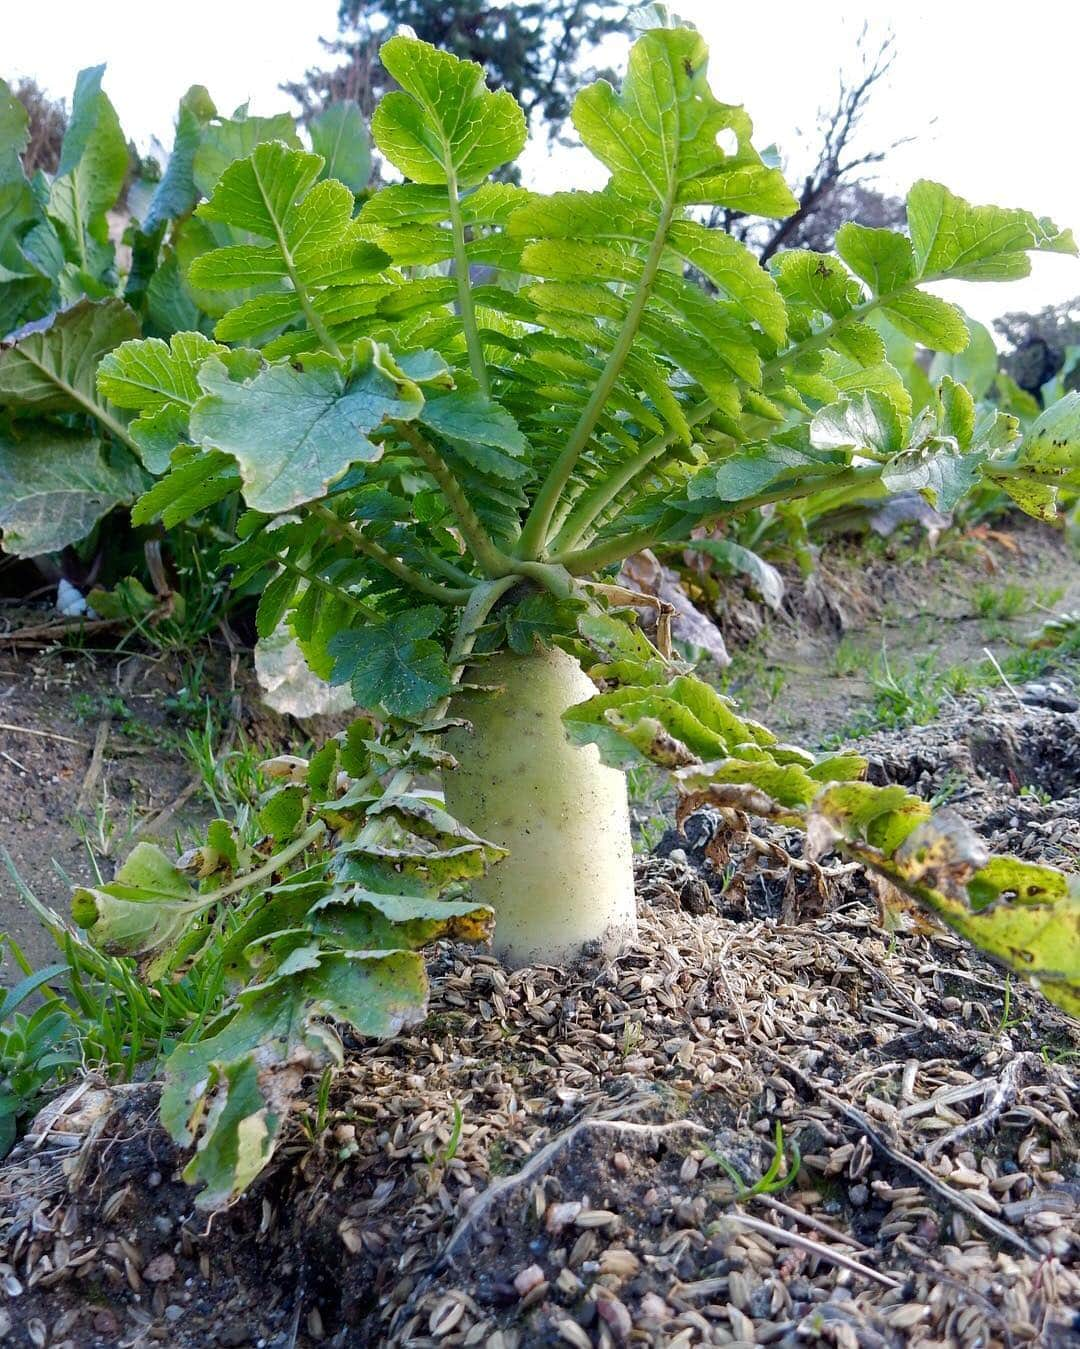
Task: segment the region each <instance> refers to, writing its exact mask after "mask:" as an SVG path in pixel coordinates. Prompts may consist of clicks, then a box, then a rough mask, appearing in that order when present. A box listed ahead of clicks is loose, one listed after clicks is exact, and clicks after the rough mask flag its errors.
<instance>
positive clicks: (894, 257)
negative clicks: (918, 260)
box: [836, 220, 915, 295]
mask: <svg viewBox="0 0 1080 1349" xmlns="http://www.w3.org/2000/svg"><path fill="white" fill-rule="evenodd" d="M836 251H837V253H839V254H840V256H841V257H842V258H843V259H844V261H845V262H846V263H847V265H848V266H849V267H850V268H851V270H852V271H853V272H854V273H855V275H856V276H858V277H860V278H861V279H862V280H863V281H865V282H866V284H867V285H868V286H869V287H870V289H871V291H873V293H874V294H875V295H891V294H892V293H893V292H894V291H898V290H903V289H906V288H907V287H908V286H909V285H910V284H911V282H913V281H914V279H915V254H914V252H913V250H912V247H911V240H910V239H908V238H907V237H906V236H905V235H903V234H897V233H896V232H895V231H894V230H886V229H868V228H867V227H866V226H865V225H856V224H855V223H854V222H852V221H850V220H849V221H846V222H845V223H844V224H843V225H841V226H840V228H839V229H838V230H837V231H836Z"/></svg>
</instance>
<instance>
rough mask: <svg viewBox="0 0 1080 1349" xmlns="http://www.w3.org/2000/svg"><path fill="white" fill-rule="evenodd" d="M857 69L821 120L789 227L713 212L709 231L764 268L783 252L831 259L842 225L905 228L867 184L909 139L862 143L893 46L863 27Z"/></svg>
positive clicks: (899, 211)
mask: <svg viewBox="0 0 1080 1349" xmlns="http://www.w3.org/2000/svg"><path fill="white" fill-rule="evenodd" d="M856 57H857V69H856V71H855V72H854V73H853V74H850V75H849V74H848V73H846V72H844V71H841V72H840V81H839V87H838V90H837V94H836V98H835V101H834V102H832V103H831V104H829V105H827V106H826V107H823V108H822V109H821V111H820V113H819V115H818V120H817V127H816V132H815V136H814V142H815V144H816V148H814V149H813V151H812V155H811V156H810V157H808V158H809V163H810V165H811V167H810V168H809V170H808V171H806V172H805V174H804V175H803V176H802V179H801V182H800V183H799V184H798V185H794V184H793V188H794V191H795V195H796V197H797V198H798V201H799V209H798V210H797V211H796V212H795V213H794V215H790V216H788V217H787V219H786V220H780V221H776V220H763V219H762V218H761V217H760V216H751V215H744V214H742V213H741V212H738V211H717V212H714V214H713V216H712V218H711V219H710V224H712V225H714V226H715V225H719V226H721V227H722V228H723V229H726V230H727V231H728V233H729V234H733V235H735V237H736V238H738V239H741V240H742V241H743V243H745V244H746V245H747V246H748V247H750V248H752V249H753V250H754V251H755V252H756V253H757V254H758V256H759V257H760V258H761V260H762V262H768V260H769V259H770V258H771V257H772V256H773V254H774V253H777V252H778V251H779V250H780V249H782V248H812V249H815V250H816V251H818V252H828V251H829V250H831V249H832V247H833V241H834V238H835V235H836V231H837V230H838V229H839V228H840V226H841V225H842V224H843V223H844V221H845V220H855V221H857V222H858V223H859V224H861V225H872V226H881V227H884V228H886V229H897V228H903V226H904V223H905V214H904V203H903V202H902V201H901V200H900V199H899V198H898V197H890V196H886V195H884V194H882V193H881V192H879V191H877V190H876V189H875V188H874V187H872V186H870V184H869V182H868V181H867V180H868V178H869V177H871V176H872V175H871V174H870V173H869V170H871V169H872V168H873V167H874V166H875V165H878V164H881V163H882V162H883V161H884V160H885V159H886V158H887V157H888V155H889V154H890V153H891V152H892V151H893V150H895V149H897V148H898V147H899V146H901V145H905V144H907V143H908V141H910V140H911V139H912V138H911V137H910V136H905V137H901V138H900V139H898V140H895V141H891V142H889V143H888V144H886V145H883V146H876V147H875V146H869V145H866V144H864V143H863V138H862V136H861V131H862V126H863V119H864V116H865V114H866V110H867V108H868V107H869V105H870V102H871V100H872V98H873V95H874V92H875V90H876V89H877V87H878V85H879V84H880V83H881V81H882V80H883V79H884V78H885V76H886V75H887V74H888V73H889V71H890V70H891V69H892V65H893V61H894V60H895V57H896V46H895V40H894V38H893V36H892V34H886V36H885V37H883V38H882V39H881V40H880V41H876V42H875V40H874V38H873V37H872V35H871V33H870V29H869V27H868V26H865V25H864V27H863V30H862V32H861V33H860V35H859V39H858V42H857V44H856Z"/></svg>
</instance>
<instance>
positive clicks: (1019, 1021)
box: [997, 974, 1024, 1034]
mask: <svg viewBox="0 0 1080 1349" xmlns="http://www.w3.org/2000/svg"><path fill="white" fill-rule="evenodd" d="M1011 1009H1012V975H1009V974H1007V975H1006V976H1005V996H1004V998H1003V1000H1002V1004H1001V1017H1000V1019H999V1020H998V1024H997V1028H998V1033H999V1034H1002V1033H1004V1032H1005V1031H1007V1030H1012V1028H1013V1027H1014V1026H1021V1025H1023V1022H1024V1019H1023V1017H1016V1018H1015V1019H1014V1018H1013V1017H1011V1016H1010V1011H1011Z"/></svg>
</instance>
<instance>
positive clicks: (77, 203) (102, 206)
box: [47, 66, 128, 278]
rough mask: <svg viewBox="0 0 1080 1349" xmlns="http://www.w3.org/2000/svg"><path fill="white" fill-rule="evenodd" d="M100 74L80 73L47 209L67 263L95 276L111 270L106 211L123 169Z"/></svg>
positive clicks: (116, 126) (123, 144)
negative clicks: (56, 230)
mask: <svg viewBox="0 0 1080 1349" xmlns="http://www.w3.org/2000/svg"><path fill="white" fill-rule="evenodd" d="M104 73H105V67H104V66H93V67H89V68H87V69H86V70H81V71H80V72H79V75H78V78H77V80H76V82H75V96H74V98H73V100H72V104H71V116H70V118H69V119H68V124H67V129H66V130H65V132H64V139H63V143H62V144H61V147H60V163H59V165H58V166H57V170H56V177H55V178H54V179H53V181H52V185H51V186H50V189H49V201H48V208H47V209H48V213H49V216H50V218H51V219H52V220H53V222H54V224H55V225H56V227H57V229H58V230H59V232H60V236H61V238H62V239H63V242H64V250H65V253H66V255H67V257H68V258H69V260H71V261H73V262H76V263H77V264H78V265H79V266H80V267H81V268H83V269H84V270H86V271H87V272H89V274H90V275H92V276H93V277H96V278H101V277H103V276H104V275H105V273H106V271H107V270H108V269H109V268H111V266H112V258H113V250H112V245H111V244H110V243H109V229H108V222H107V220H106V218H105V212H106V211H107V210H108V209H109V207H111V206H112V205H113V204H114V203H115V201H116V199H117V197H118V196H119V195H120V189H121V187H122V186H123V183H124V177H125V175H126V174H127V169H128V148H127V141H126V140H125V139H124V133H123V131H121V129H120V121H119V119H118V118H117V116H116V111H115V109H114V108H113V106H112V104H111V103H110V102H109V100H108V98H107V96H106V95H105V94H104V93H102V90H101V77H102V75H104Z"/></svg>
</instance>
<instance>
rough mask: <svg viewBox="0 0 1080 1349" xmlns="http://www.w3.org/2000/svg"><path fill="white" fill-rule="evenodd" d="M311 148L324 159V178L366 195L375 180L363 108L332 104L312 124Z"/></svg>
mask: <svg viewBox="0 0 1080 1349" xmlns="http://www.w3.org/2000/svg"><path fill="white" fill-rule="evenodd" d="M310 129H311V148H312V149H313V150H314V151H315V153H316V154H317V155H322V158H323V166H322V169H321V171H320V177H323V178H336V179H338V181H339V182H342V183H344V184H345V186H346V187H347V188H348V189H349V191H350V192H362V191H363V190H364V188H365V187H366V186H367V182H368V179H369V178H370V177H371V143H370V141H369V139H368V130H367V127H366V126H365V125H364V118H363V114H362V113H361V112H360V107H359V104H356V103H331V104H330V105H329V107H326V108H324V109H323V110H322V112H320V113H319V114H318V116H316V117H313V118H312V120H311V127H310Z"/></svg>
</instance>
